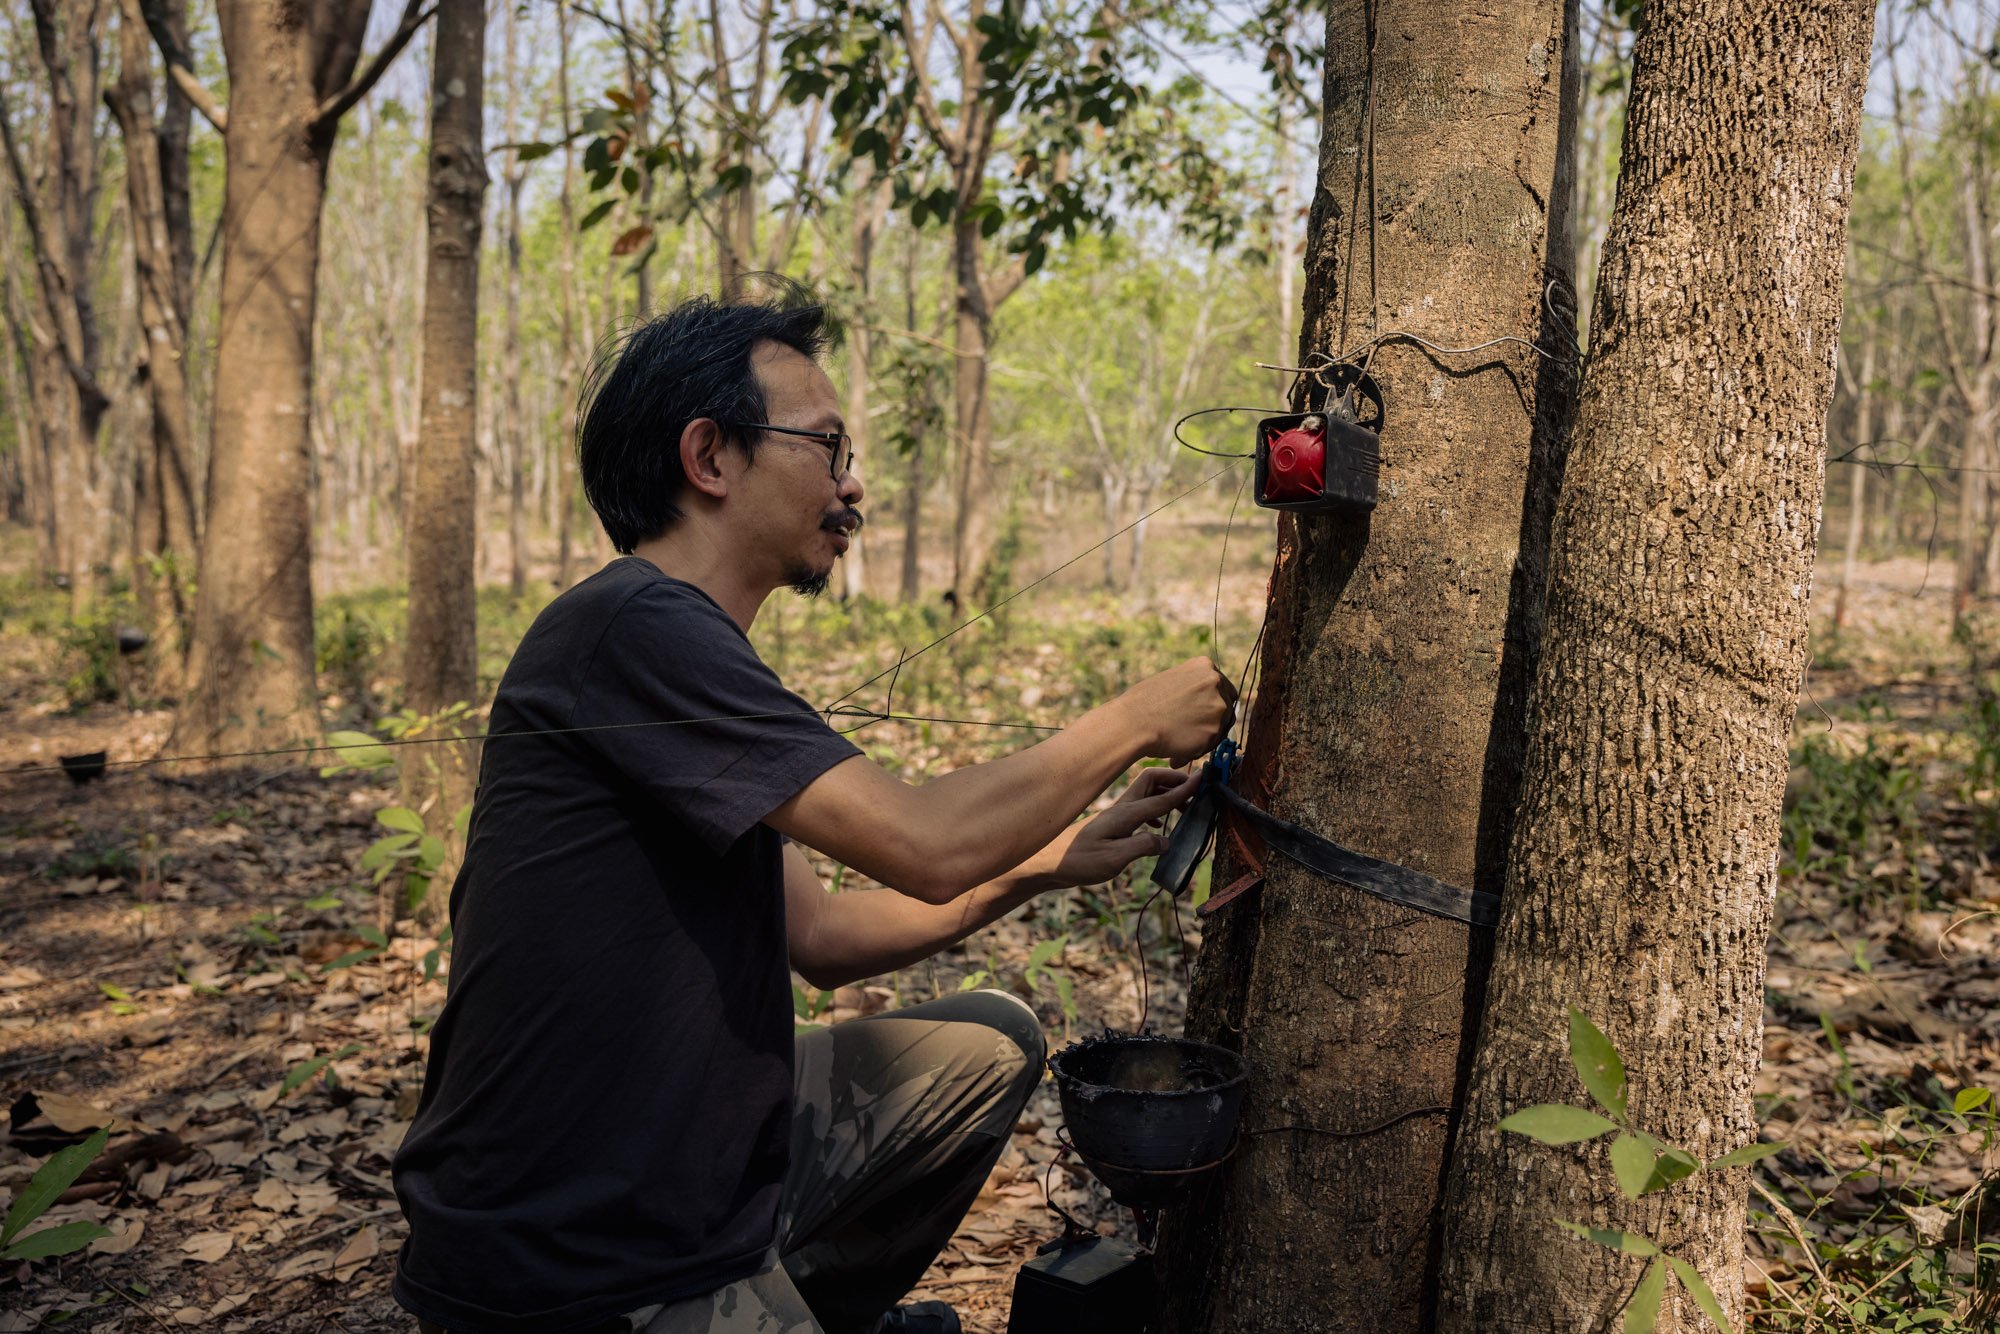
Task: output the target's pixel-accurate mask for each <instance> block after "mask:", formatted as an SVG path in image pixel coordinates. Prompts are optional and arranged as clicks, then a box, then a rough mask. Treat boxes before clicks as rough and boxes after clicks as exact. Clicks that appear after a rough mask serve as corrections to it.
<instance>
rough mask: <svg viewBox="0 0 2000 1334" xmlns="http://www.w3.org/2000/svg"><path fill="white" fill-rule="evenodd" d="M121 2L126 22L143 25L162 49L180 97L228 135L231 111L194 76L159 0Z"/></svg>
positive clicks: (168, 75) (190, 64)
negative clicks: (179, 91)
mask: <svg viewBox="0 0 2000 1334" xmlns="http://www.w3.org/2000/svg"><path fill="white" fill-rule="evenodd" d="M121 3H122V4H123V6H124V14H125V21H126V22H127V23H133V22H141V23H144V24H145V25H146V31H147V32H150V33H151V34H153V45H155V46H157V47H159V48H160V59H161V60H163V61H165V62H166V66H167V77H168V78H170V79H172V80H173V81H174V86H175V87H176V88H179V89H180V90H181V96H182V97H185V98H186V99H187V100H188V103H189V105H191V106H192V107H194V109H195V110H196V111H199V112H200V113H201V118H202V119H203V120H205V121H207V122H208V123H209V124H210V125H213V126H214V127H215V132H216V133H217V134H227V133H229V113H228V111H226V110H225V109H224V108H223V106H222V104H221V103H220V102H218V101H216V100H215V94H214V93H211V92H210V91H208V88H207V86H206V85H205V84H203V83H202V81H201V80H200V79H198V78H196V77H195V73H194V64H193V63H192V62H191V61H190V60H189V59H188V53H187V51H186V50H185V49H184V48H183V47H182V46H181V41H180V36H179V34H177V33H176V32H175V31H174V29H173V25H172V24H171V23H169V22H168V21H167V13H166V10H165V9H163V8H161V6H160V0H144V2H143V3H141V0H121Z"/></svg>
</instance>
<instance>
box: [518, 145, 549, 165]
mask: <svg viewBox="0 0 2000 1334" xmlns="http://www.w3.org/2000/svg"><path fill="white" fill-rule="evenodd" d="M555 151H556V146H555V145H554V144H517V145H516V146H515V148H514V160H515V161H516V162H533V161H534V160H535V159H536V158H544V157H547V156H548V155H549V154H551V153H553V152H555Z"/></svg>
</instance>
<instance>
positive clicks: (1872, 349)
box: [1833, 329, 1881, 632]
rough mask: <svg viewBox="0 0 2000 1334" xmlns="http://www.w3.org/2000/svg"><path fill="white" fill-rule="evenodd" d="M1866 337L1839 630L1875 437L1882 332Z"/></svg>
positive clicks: (1837, 610) (1837, 593)
mask: <svg viewBox="0 0 2000 1334" xmlns="http://www.w3.org/2000/svg"><path fill="white" fill-rule="evenodd" d="M1866 337H1867V339H1868V345H1867V350H1866V351H1864V352H1863V353H1862V354H1861V382H1860V384H1859V385H1858V386H1856V388H1855V393H1854V445H1853V448H1855V449H1857V450H1860V451H1861V453H1860V454H1857V455H1856V458H1855V461H1854V462H1853V463H1851V464H1850V465H1849V466H1848V474H1849V476H1848V479H1847V537H1846V541H1845V542H1843V543H1842V544H1841V551H1840V587H1838V588H1837V589H1835V590H1834V594H1833V628H1834V630H1835V631H1836V632H1838V631H1839V630H1841V629H1842V628H1843V627H1844V626H1846V624H1847V599H1848V596H1849V594H1850V592H1851V590H1852V589H1853V587H1854V569H1855V563H1856V561H1857V560H1858V559H1859V552H1860V550H1861V521H1862V516H1863V515H1864V514H1865V513H1866V511H1867V501H1868V469H1866V468H1864V467H1862V466H1861V462H1860V460H1861V459H1862V458H1865V457H1867V454H1868V447H1869V445H1870V444H1871V442H1872V441H1873V440H1874V438H1875V435H1874V433H1875V361H1876V351H1877V349H1878V348H1879V347H1880V345H1881V335H1880V334H1879V332H1877V331H1876V330H1873V329H1871V330H1869V331H1868V333H1867V335H1866Z"/></svg>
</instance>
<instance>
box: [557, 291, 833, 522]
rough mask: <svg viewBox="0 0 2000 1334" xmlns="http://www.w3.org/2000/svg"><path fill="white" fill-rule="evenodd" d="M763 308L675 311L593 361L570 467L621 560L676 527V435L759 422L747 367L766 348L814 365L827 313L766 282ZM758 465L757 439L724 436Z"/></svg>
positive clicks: (757, 397)
mask: <svg viewBox="0 0 2000 1334" xmlns="http://www.w3.org/2000/svg"><path fill="white" fill-rule="evenodd" d="M762 285H763V286H764V287H765V288H767V289H769V290H770V295H769V296H768V297H767V298H766V299H765V300H763V301H742V302H724V301H717V300H714V299H713V298H710V297H705V296H701V297H694V298H692V299H690V300H687V301H683V302H681V303H680V304H679V305H677V306H675V307H674V308H673V309H672V310H670V311H668V312H667V313H666V314H664V315H656V316H654V317H653V318H652V319H649V320H645V321H642V322H640V323H638V324H635V325H633V326H632V327H631V328H630V329H628V330H626V331H625V333H624V335H623V336H622V337H620V338H618V339H617V340H616V341H615V342H613V343H612V344H611V345H610V346H608V347H607V348H605V349H604V350H603V351H602V352H600V353H599V355H598V358H597V361H596V364H595V365H594V366H593V367H592V368H591V372H590V376H589V378H588V379H587V380H585V382H584V387H583V395H582V400H581V403H580V407H579V411H578V414H577V432H576V446H577V464H578V468H579V469H580V471H581V473H582V475H583V494H584V498H585V499H587V500H588V501H589V502H590V507H591V508H592V509H594V510H596V511H597V518H598V522H600V523H602V524H603V525H604V532H605V535H606V536H608V537H609V538H610V539H611V545H612V546H613V547H616V548H617V549H618V551H619V552H620V553H622V554H624V555H630V554H631V553H632V548H633V547H635V546H637V545H638V544H639V543H641V542H644V541H646V540H647V539H648V538H652V537H657V536H659V535H660V534H661V533H663V532H665V531H666V530H667V528H668V527H669V526H670V525H671V524H673V522H674V521H675V520H677V519H679V518H680V517H681V508H680V506H679V505H677V504H676V503H675V499H676V497H678V496H679V495H680V490H681V487H682V486H683V485H684V484H685V483H686V481H687V475H686V473H684V472H683V471H682V469H681V450H680V442H681V432H682V431H683V430H684V429H686V427H687V424H688V423H689V422H691V421H694V420H696V419H698V418H701V417H708V418H712V419H714V420H716V421H718V422H722V421H739V422H760V421H763V420H765V415H764V414H765V403H764V390H763V387H762V386H761V385H759V384H758V383H757V376H756V373H755V372H754V371H752V370H751V368H750V354H751V351H752V350H753V349H754V348H755V347H756V346H757V344H759V343H762V342H766V341H768V342H773V343H782V344H783V345H784V346H786V347H789V348H793V349H795V350H797V351H799V352H801V353H803V354H805V355H806V356H808V357H811V358H812V359H814V360H815V361H816V360H818V359H819V356H820V353H821V352H823V351H824V350H825V348H826V344H827V338H828V332H829V331H828V321H827V312H826V308H825V307H824V306H822V305H820V304H819V302H818V301H816V300H814V299H813V297H812V295H811V293H809V292H807V291H806V290H805V289H804V288H803V287H801V286H799V285H798V284H797V283H794V282H791V281H790V280H788V279H782V278H774V277H770V276H763V283H762ZM723 434H724V436H725V438H727V439H728V440H730V441H731V442H732V443H734V444H737V445H739V446H741V447H742V448H743V450H744V451H745V452H746V453H749V454H753V455H754V445H755V440H756V437H757V434H758V433H756V432H743V431H738V430H736V429H735V428H733V427H724V428H723Z"/></svg>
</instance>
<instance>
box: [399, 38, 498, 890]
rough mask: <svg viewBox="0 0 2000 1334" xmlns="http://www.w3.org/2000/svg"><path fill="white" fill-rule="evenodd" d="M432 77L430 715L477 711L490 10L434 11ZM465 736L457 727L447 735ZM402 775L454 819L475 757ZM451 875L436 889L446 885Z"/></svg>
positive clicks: (422, 486)
mask: <svg viewBox="0 0 2000 1334" xmlns="http://www.w3.org/2000/svg"><path fill="white" fill-rule="evenodd" d="M437 19H438V22H437V33H436V37H437V42H436V46H435V48H434V49H435V57H434V60H433V64H432V68H431V146H430V188H429V199H428V201H427V203H426V206H425V213H426V219H427V224H428V227H427V231H428V245H427V247H426V252H425V263H424V356H423V385H422V395H423V397H422V403H423V409H422V411H423V416H422V419H421V422H420V423H419V425H418V427H417V450H416V459H415V467H414V469H413V477H412V480H411V485H410V498H409V512H408V518H407V525H408V532H409V553H410V556H409V571H410V573H409V578H410V628H409V636H408V643H407V645H406V647H405V650H404V656H403V676H404V689H405V692H406V694H405V699H406V701H407V702H408V704H409V706H410V707H411V708H412V709H414V710H416V711H417V712H418V713H424V714H432V713H436V712H438V711H439V710H441V709H445V708H447V707H449V706H450V705H453V704H456V703H459V702H461V701H465V702H470V701H471V699H472V696H473V692H474V690H475V689H476V688H477V684H478V671H477V653H476V650H475V645H474V624H475V620H476V616H475V611H476V605H477V599H478V588H477V584H476V579H475V571H474V568H473V558H474V549H475V539H476V536H477V533H478V528H479V516H478V503H479V497H478V494H477V488H476V487H475V486H474V475H473V460H474V457H475V455H476V453H477V440H476V439H475V437H476V434H477V427H478V413H477V407H478V400H479V356H478V345H477V335H478V332H479V233H480V224H481V208H482V205H483V204H484V201H485V198H486V160H485V145H484V123H485V105H484V104H485V76H484V70H485V62H486V3H485V0H439V3H438V12H437ZM461 730H463V729H461V728H458V727H455V726H450V727H448V728H447V731H448V732H457V731H461ZM425 749H426V751H427V753H426V754H425V756H424V757H423V762H422V763H416V764H408V763H406V764H405V765H404V766H403V788H404V796H405V798H406V799H408V800H410V801H411V803H412V805H413V806H414V807H415V808H416V809H419V810H421V809H423V808H424V805H425V804H426V803H427V802H429V801H433V800H434V801H435V802H436V805H437V808H438V809H440V810H442V811H443V812H445V813H446V814H447V815H448V814H449V813H451V812H454V811H456V810H458V809H459V807H461V806H463V805H464V804H465V803H466V802H469V801H470V800H471V799H472V787H473V776H474V774H475V773H476V772H477V764H476V756H475V755H474V753H473V752H474V750H475V746H474V744H473V743H471V742H452V743H447V744H442V745H438V746H433V747H426V748H425ZM450 870H451V868H450V867H446V868H444V869H443V870H441V871H440V873H439V876H438V879H439V881H440V882H441V883H443V884H447V885H448V884H450V883H451V881H450V878H449V873H450Z"/></svg>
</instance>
